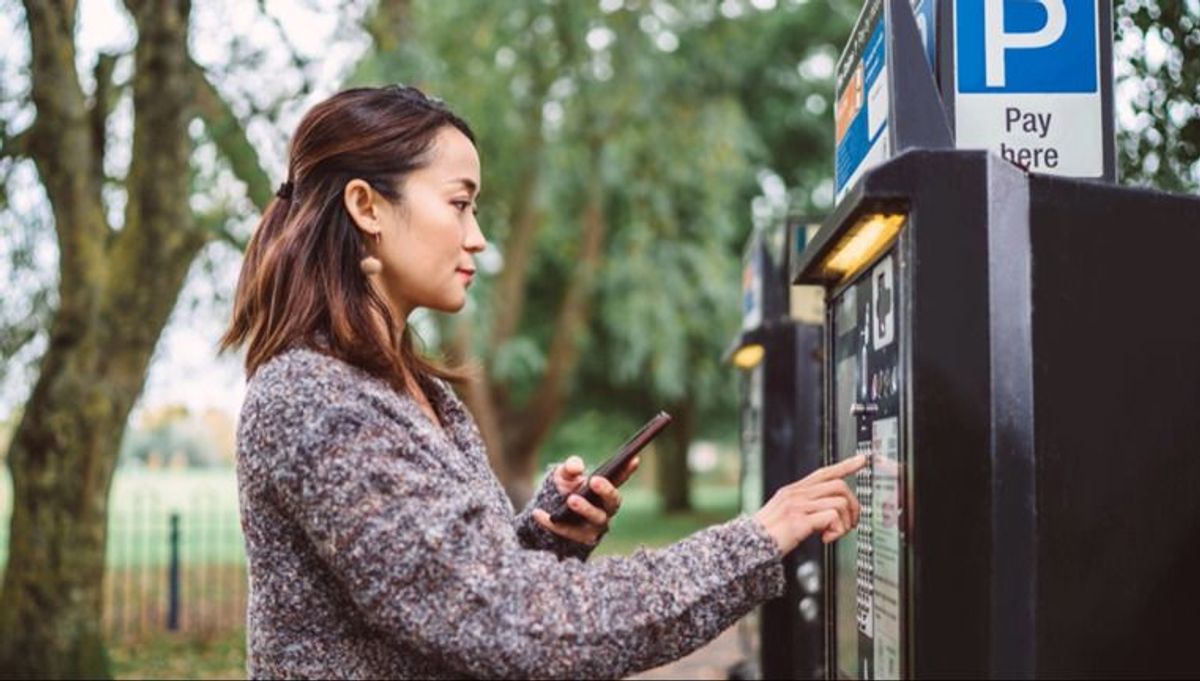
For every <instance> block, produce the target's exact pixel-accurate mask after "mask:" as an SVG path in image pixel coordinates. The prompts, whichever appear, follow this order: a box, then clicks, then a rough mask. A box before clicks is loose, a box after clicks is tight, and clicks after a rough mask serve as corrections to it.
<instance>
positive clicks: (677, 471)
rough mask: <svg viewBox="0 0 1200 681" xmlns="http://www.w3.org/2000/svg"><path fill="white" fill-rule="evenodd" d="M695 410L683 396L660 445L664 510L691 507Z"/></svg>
mask: <svg viewBox="0 0 1200 681" xmlns="http://www.w3.org/2000/svg"><path fill="white" fill-rule="evenodd" d="M694 413H695V409H694V407H693V406H692V403H691V401H690V400H688V399H686V398H684V399H683V400H681V401H679V402H678V403H676V404H675V405H673V406H672V408H671V415H672V416H673V417H674V420H673V422H672V423H671V427H670V428H669V429H668V430H667V436H668V437H666V438H665V439H664V440H663V441H660V442H661V444H660V445H659V446H658V447H655V450H656V451H655V452H654V453H655V455H656V456H658V466H657V467H656V468H655V471H656V476H655V477H656V480H655V483H656V487H657V488H658V494H659V496H660V497H662V503H663V510H664V511H667V512H671V513H673V512H680V511H690V510H692V498H691V471H690V470H689V469H688V448H689V447H690V446H691V444H692V437H693V435H694V432H695V419H694Z"/></svg>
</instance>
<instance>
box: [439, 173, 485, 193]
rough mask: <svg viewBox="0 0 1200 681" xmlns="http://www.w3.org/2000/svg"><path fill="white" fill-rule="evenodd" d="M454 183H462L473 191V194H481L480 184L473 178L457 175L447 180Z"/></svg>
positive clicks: (448, 182) (447, 182)
mask: <svg viewBox="0 0 1200 681" xmlns="http://www.w3.org/2000/svg"><path fill="white" fill-rule="evenodd" d="M454 183H460V184H462V185H463V186H465V187H466V188H467V191H469V192H471V195H472V196H477V195H478V194H479V185H478V184H476V182H475V180H472V179H471V178H469V177H456V178H454V179H453V180H446V184H454Z"/></svg>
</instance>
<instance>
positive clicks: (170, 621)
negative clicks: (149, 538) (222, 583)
mask: <svg viewBox="0 0 1200 681" xmlns="http://www.w3.org/2000/svg"><path fill="white" fill-rule="evenodd" d="M167 541H168V543H169V544H170V547H171V560H170V562H169V563H168V566H167V629H168V630H170V631H178V630H179V512H178V511H172V512H171V531H170V534H169V535H168V539H167Z"/></svg>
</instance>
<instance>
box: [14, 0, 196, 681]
mask: <svg viewBox="0 0 1200 681" xmlns="http://www.w3.org/2000/svg"><path fill="white" fill-rule="evenodd" d="M127 4H128V5H129V8H130V10H131V12H132V13H133V15H134V19H135V21H136V23H137V26H138V35H139V40H138V44H137V48H136V51H135V55H134V62H135V75H134V83H133V105H134V117H135V128H134V135H133V149H132V154H131V157H132V161H131V163H130V168H129V175H128V177H127V178H126V181H125V187H126V190H127V194H128V202H127V204H126V212H125V221H124V224H123V225H122V228H121V230H120V231H114V230H112V229H110V228H108V226H107V224H106V223H105V222H104V218H103V215H104V212H103V206H102V203H101V201H100V195H99V179H98V178H96V177H95V169H96V168H97V167H101V166H100V164H99V163H98V160H99V159H97V158H96V157H97V156H102V155H103V153H104V140H103V139H97V138H96V137H95V135H97V134H103V130H104V126H102V125H96V119H97V117H100V116H102V115H103V112H102V111H98V110H97V109H96V107H106V106H107V104H106V103H105V102H104V101H102V98H98V99H100V100H101V101H97V102H95V103H94V104H93V107H92V109H91V111H88V109H87V107H85V106H84V104H83V97H82V93H81V90H80V88H79V83H78V79H77V77H76V76H75V71H74V68H75V66H74V45H73V42H72V41H73V38H74V25H73V24H74V6H73V4H71V3H67V4H66V6H56V5H53V4H45V3H36V2H27V3H26V14H27V17H28V24H29V30H30V36H31V43H30V44H31V48H32V49H31V51H32V55H33V58H32V75H33V88H32V90H33V98H34V101H35V103H36V105H37V109H38V117H37V119H36V120H35V122H34V127H33V133H34V134H33V141H32V145H31V155H32V156H33V158H34V161H35V162H36V163H37V167H38V172H39V174H40V175H41V179H42V182H43V184H44V185H45V187H46V192H47V194H48V196H49V198H50V203H51V206H52V208H53V211H54V217H55V229H56V231H57V234H58V242H59V249H60V253H61V256H60V262H59V271H60V277H59V300H60V305H59V308H58V310H57V311H56V312H55V315H54V319H53V322H52V324H51V328H50V342H49V347H48V349H47V351H46V354H45V356H44V357H43V359H42V363H41V367H40V371H39V375H38V380H37V383H36V385H35V387H34V390H33V394H32V395H31V397H30V399H29V401H28V402H27V403H26V405H25V409H24V415H23V417H22V419H21V422H20V424H19V425H18V427H17V430H16V433H15V434H14V436H13V440H12V444H11V445H10V447H9V454H8V457H7V463H8V466H9V469H10V471H11V472H12V480H13V515H12V522H11V531H10V535H9V558H8V565H7V568H6V570H5V573H4V580H3V584H2V585H0V673H2V674H3V675H5V676H15V677H21V678H68V677H90V678H96V677H107V676H108V675H109V670H108V661H107V654H106V652H105V648H104V644H103V632H102V631H101V613H102V609H103V583H104V555H105V542H106V527H107V510H108V492H109V488H110V486H111V484H112V479H113V471H114V469H115V467H116V461H117V453H118V447H119V445H120V441H121V436H122V434H123V432H124V429H125V424H126V422H127V420H128V417H129V412H130V410H131V409H132V407H133V404H134V402H135V401H136V400H137V397H138V395H139V394H140V393H141V390H142V386H143V383H144V380H145V374H146V369H147V366H148V365H149V363H150V359H151V357H152V355H153V352H154V346H155V344H156V343H157V341H158V337H159V335H160V334H161V332H162V329H163V327H164V326H165V325H166V323H167V319H168V318H169V316H170V313H171V310H172V308H173V307H174V305H175V300H176V298H177V297H178V295H179V291H180V289H181V288H182V287H183V282H184V279H185V278H186V276H187V272H188V268H189V266H190V264H191V261H192V260H193V258H194V257H195V256H196V254H197V253H198V252H199V250H200V248H201V247H202V246H203V245H204V243H205V242H206V241H207V237H206V235H204V234H203V233H202V232H200V231H199V230H197V229H195V227H194V225H193V222H192V220H191V215H190V210H189V207H188V201H187V197H188V195H189V189H190V187H189V183H190V172H189V166H188V158H189V154H190V151H191V149H190V142H189V138H188V135H187V120H188V116H189V113H188V112H189V107H190V101H191V84H190V82H189V79H188V78H187V70H188V68H189V62H188V59H187V25H188V15H189V10H190V5H189V3H188V2H186V0H185V1H182V2H154V3H152V6H150V5H151V3H145V4H142V3H135V2H132V1H130V2H128V3H127Z"/></svg>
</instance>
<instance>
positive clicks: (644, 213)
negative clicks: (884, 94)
mask: <svg viewBox="0 0 1200 681" xmlns="http://www.w3.org/2000/svg"><path fill="white" fill-rule="evenodd" d="M614 6H615V7H616V9H614ZM735 6H736V8H735V9H736V11H731V8H734V7H735ZM399 7H402V8H403V10H404V11H406V14H405V15H404V17H405V21H404V22H403V24H404V26H405V31H406V33H405V35H404V36H403V38H402V39H400V40H399V41H398V47H397V48H395V49H393V50H391V51H387V52H379V53H376V54H373V55H370V56H369V57H368V58H367V59H364V60H363V61H362V62H361V63H360V64H359V66H358V68H357V69H356V71H355V72H354V74H353V75H352V77H351V79H350V82H351V83H354V84H365V83H372V84H377V83H382V82H389V81H395V80H400V81H404V82H408V83H413V84H416V85H418V86H420V87H423V88H425V89H427V90H429V91H431V92H432V93H434V94H437V95H441V96H444V97H445V98H446V99H447V100H448V101H449V103H450V104H451V105H452V106H453V107H454V108H455V109H456V110H457V111H459V112H460V113H462V114H463V115H464V116H465V117H466V118H467V120H469V121H470V123H471V124H472V126H473V127H474V128H475V131H476V133H477V136H478V146H479V149H480V155H481V157H482V159H483V164H484V168H483V171H484V194H483V198H482V202H481V203H482V213H481V222H482V223H483V226H484V229H485V232H486V233H487V235H488V237H489V240H490V241H491V242H492V243H493V244H496V245H497V246H498V247H499V248H500V250H501V254H502V255H504V256H507V255H508V254H507V253H505V252H504V249H505V248H506V247H507V246H508V245H509V237H510V235H512V234H513V233H514V231H515V230H516V224H517V221H519V220H521V219H523V218H524V219H533V220H536V221H538V223H539V225H540V227H539V229H538V230H537V231H536V237H535V239H536V243H535V248H534V251H533V254H532V256H531V259H530V262H529V263H528V268H527V272H526V274H525V277H524V279H525V284H524V290H525V292H526V295H527V300H526V302H525V306H524V313H523V315H522V316H521V319H520V320H519V321H520V323H519V324H518V327H517V331H516V333H515V335H514V336H512V337H511V338H506V339H504V340H503V341H502V342H501V343H498V344H495V345H493V344H492V343H490V341H489V340H488V339H489V338H490V337H491V333H490V332H491V330H492V328H493V327H492V324H493V322H494V319H495V314H496V306H497V305H502V304H505V303H507V302H508V301H502V300H498V299H497V296H496V295H495V292H494V291H493V290H492V287H493V286H494V285H495V282H494V281H493V282H488V281H486V280H485V281H481V282H480V284H481V285H480V286H478V287H477V289H476V290H475V293H474V296H473V298H474V300H475V303H476V304H475V309H474V310H472V311H471V313H470V314H471V315H472V318H473V319H472V321H473V325H472V329H473V332H474V337H475V339H476V347H475V352H476V354H477V356H479V357H481V358H482V359H483V361H484V363H485V365H486V366H487V370H488V372H489V376H490V377H491V378H492V380H493V381H494V382H496V383H498V384H500V385H503V386H504V389H505V390H506V391H507V392H508V394H510V395H512V396H515V397H516V399H517V402H518V403H520V401H521V399H523V397H524V396H526V395H528V394H529V392H530V391H531V390H532V388H533V387H534V385H535V384H536V382H537V380H538V379H539V378H540V377H541V375H542V373H543V371H544V370H545V368H546V360H547V356H546V352H547V348H548V347H549V342H550V337H551V334H552V332H553V330H554V321H555V316H556V314H557V312H558V309H559V305H560V301H561V299H562V294H563V291H564V290H565V289H566V287H567V282H568V281H570V280H571V278H572V277H574V276H577V275H578V267H579V257H580V255H579V249H580V244H579V241H580V225H581V220H582V217H581V216H582V212H583V210H584V207H585V205H586V204H587V200H588V196H589V191H594V190H597V189H598V190H599V191H600V193H601V196H602V208H603V213H604V220H605V225H606V233H605V244H604V254H603V262H602V264H601V266H600V268H599V272H598V278H597V281H596V282H595V285H594V288H593V291H592V293H593V294H594V297H593V299H592V303H591V305H590V307H589V312H590V314H589V324H588V325H587V329H586V331H585V332H584V334H583V336H582V337H581V338H580V339H579V342H581V343H582V344H583V348H584V351H583V353H582V363H581V366H579V367H578V368H577V370H576V372H575V374H574V376H575V382H574V387H573V389H572V390H571V391H569V392H570V394H571V395H572V398H571V402H570V405H569V409H568V413H569V414H570V415H571V416H570V418H584V419H588V418H591V417H589V416H581V415H586V414H589V413H592V412H594V411H595V410H597V409H603V410H606V411H608V412H612V411H616V412H619V414H620V416H618V417H617V418H616V419H614V420H616V421H622V420H629V421H630V422H631V423H633V424H634V425H636V423H640V422H641V420H644V418H645V416H646V413H647V410H648V409H652V408H656V406H662V405H663V404H664V403H670V402H674V401H678V400H688V401H692V402H694V403H695V407H696V408H698V409H699V410H700V413H701V418H700V419H699V421H700V422H701V423H705V424H714V423H720V424H722V425H724V426H725V427H729V426H731V425H732V424H733V422H734V421H735V418H733V417H729V416H728V415H729V414H731V413H733V412H734V411H735V410H734V409H733V405H734V403H735V394H736V391H735V389H734V376H733V372H732V370H731V369H730V368H729V367H726V366H722V365H721V364H720V363H719V357H720V352H721V350H722V348H723V346H724V344H725V343H726V342H727V340H728V336H729V334H731V333H732V332H733V331H734V330H735V329H736V326H737V310H738V305H737V296H738V290H739V276H738V275H739V271H740V253H741V250H742V244H743V242H744V241H745V239H746V237H747V236H748V234H749V232H750V228H751V224H750V222H751V220H750V211H749V200H750V198H751V197H753V196H755V195H756V194H758V193H759V191H760V189H759V185H758V177H759V175H760V173H762V172H764V171H766V172H768V173H770V174H775V175H780V176H782V177H784V178H786V179H788V180H789V181H792V182H794V183H807V184H805V185H804V186H803V188H802V189H803V190H802V191H799V192H797V193H796V197H797V200H798V201H801V202H802V203H803V205H804V208H806V209H807V208H808V202H809V201H810V196H811V194H812V189H813V188H814V187H815V186H816V184H818V183H819V182H820V180H823V179H825V178H826V177H827V176H828V175H829V171H830V168H831V167H832V161H831V158H832V156H831V153H832V152H831V149H830V134H829V129H830V127H831V124H830V122H829V120H828V119H829V118H830V114H829V111H828V101H829V100H830V99H831V91H832V81H831V75H832V62H833V59H834V58H835V57H836V51H837V49H838V46H839V45H840V43H841V42H842V40H844V37H845V34H846V33H847V32H848V30H849V26H850V23H851V22H852V21H853V18H854V13H855V3H854V2H852V1H851V0H811V1H809V2H804V3H800V2H781V3H780V6H779V7H777V8H775V9H773V10H769V11H761V10H758V9H755V8H754V7H753V6H752V5H750V4H749V3H724V5H722V4H721V3H717V2H712V1H700V0H692V1H687V2H653V3H632V2H631V3H624V4H621V3H591V2H557V3H556V2H542V1H541V0H519V1H514V2H507V3H441V2H432V1H430V2H414V3H411V4H407V5H400V6H399ZM811 58H816V61H821V60H822V59H823V60H824V62H823V63H827V65H828V68H827V69H826V70H825V71H822V70H821V69H820V68H816V69H813V68H808V69H805V68H801V67H800V66H801V64H802V63H803V62H804V61H805V60H806V59H811ZM528 205H532V209H531V210H529V211H524V209H525V207H526V206H528ZM523 211H524V212H523ZM530 215H532V218H530V217H529V216H530ZM589 423H590V422H589ZM590 429H591V426H589V425H586V424H584V425H582V426H581V427H580V428H578V429H577V431H578V432H579V433H586V432H589V431H590ZM608 432H611V431H608ZM592 435H595V436H596V437H597V438H599V437H600V436H601V433H600V432H595V433H592ZM565 440H566V442H564V443H555V444H556V445H557V444H567V443H570V444H572V445H574V442H573V441H574V440H575V438H574V436H571V437H567V438H565ZM580 444H581V445H585V443H582V442H581V443H580Z"/></svg>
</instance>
